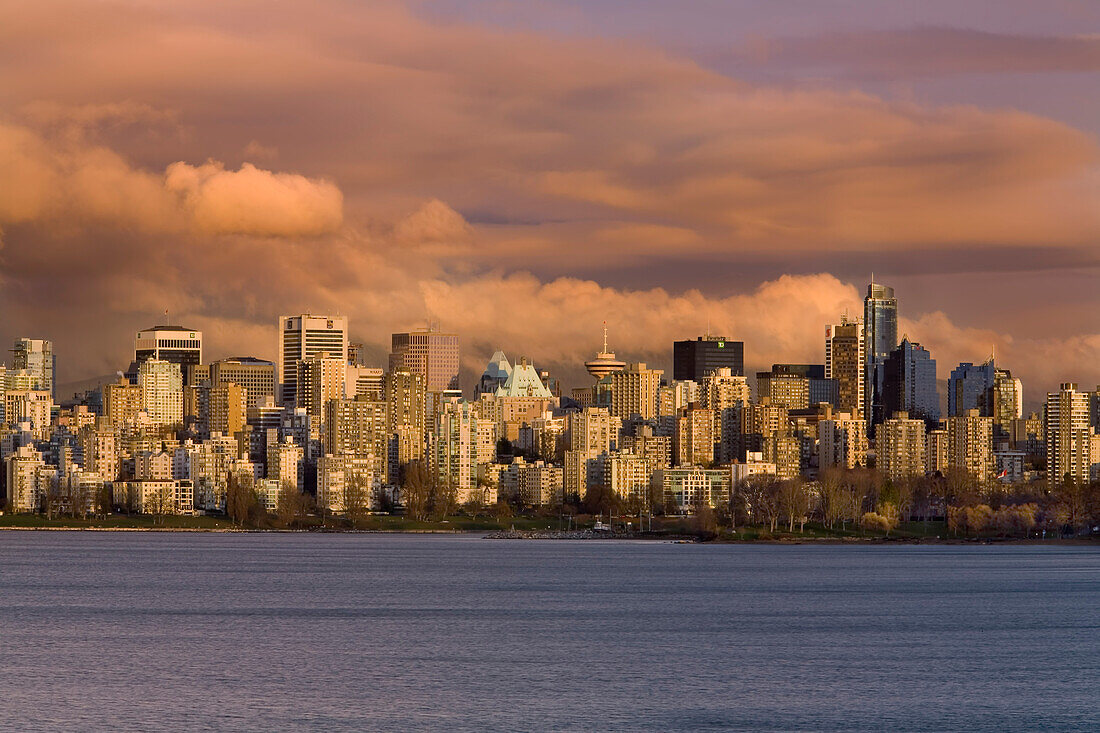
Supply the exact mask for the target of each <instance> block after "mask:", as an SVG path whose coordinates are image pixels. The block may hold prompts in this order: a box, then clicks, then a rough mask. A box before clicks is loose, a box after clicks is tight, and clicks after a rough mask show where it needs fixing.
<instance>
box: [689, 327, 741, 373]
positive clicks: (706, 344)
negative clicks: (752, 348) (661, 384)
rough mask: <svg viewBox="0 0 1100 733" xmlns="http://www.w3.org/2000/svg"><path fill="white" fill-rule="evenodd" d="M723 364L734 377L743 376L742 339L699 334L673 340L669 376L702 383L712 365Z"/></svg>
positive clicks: (713, 368) (719, 365)
mask: <svg viewBox="0 0 1100 733" xmlns="http://www.w3.org/2000/svg"><path fill="white" fill-rule="evenodd" d="M722 367H726V368H728V369H729V370H730V373H731V374H732V375H734V376H736V377H743V376H745V343H744V342H743V341H730V340H729V339H727V338H726V337H725V336H709V335H708V336H700V337H698V338H697V339H695V340H694V341H675V342H673V344H672V378H673V379H676V380H691V381H693V382H696V383H702V381H703V377H705V376H706V375H707V374H709V373H711V372H713V371H714V370H715V369H720V368H722Z"/></svg>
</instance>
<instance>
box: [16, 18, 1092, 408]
mask: <svg viewBox="0 0 1100 733" xmlns="http://www.w3.org/2000/svg"><path fill="white" fill-rule="evenodd" d="M858 7H859V6H858V4H857V5H854V6H852V7H851V8H848V9H838V8H833V7H830V8H823V7H822V8H819V7H817V6H815V5H805V6H800V8H801V9H800V13H799V14H797V15H798V17H797V18H794V17H792V14H790V13H783V12H780V11H778V10H776V9H771V8H761V7H759V6H758V5H753V6H750V5H748V4H744V3H729V4H724V5H723V6H721V7H718V6H707V7H705V8H702V7H701V8H698V9H697V10H698V12H696V13H690V14H681V13H677V12H674V11H673V10H672V9H671V8H663V7H662V6H660V5H657V4H653V3H642V4H640V5H638V6H636V7H632V12H630V13H625V12H622V11H621V8H620V7H618V4H617V3H592V4H586V5H584V6H580V5H578V4H574V3H563V2H559V3H540V4H538V6H537V7H519V6H509V7H508V8H506V9H502V8H499V7H496V8H492V7H490V6H489V5H486V4H481V3H474V4H465V3H463V4H453V3H438V2H437V3H409V4H403V3H389V2H386V3H370V4H355V5H347V4H343V3H335V2H333V3H323V4H320V5H314V4H309V5H308V6H306V5H305V4H300V3H283V4H280V6H279V7H278V9H274V10H272V11H271V12H270V13H269V14H267V15H266V16H265V19H264V22H263V23H253V22H251V21H252V20H254V19H253V18H251V16H250V15H248V16H246V15H244V14H245V13H246V12H247V11H245V10H243V9H235V8H227V7H223V6H221V5H218V4H204V3H189V4H186V5H183V4H178V5H172V4H158V5H157V6H155V7H144V8H139V7H138V6H129V5H124V4H120V5H109V6H103V7H102V8H100V9H98V10H96V9H93V8H92V7H91V6H86V5H83V4H79V3H76V4H70V3H65V2H61V3H46V4H41V5H39V4H35V5H33V6H29V5H22V6H18V7H15V8H13V9H12V12H11V13H10V14H9V16H8V17H7V19H6V21H7V22H6V23H5V28H4V29H3V31H2V32H3V34H4V35H3V39H4V44H5V47H7V48H9V49H12V55H11V56H10V57H7V59H6V60H0V80H2V81H3V83H2V84H0V89H3V91H2V92H0V109H2V110H3V112H2V115H0V141H2V142H0V150H2V151H4V153H3V161H4V162H5V165H4V166H3V171H4V172H3V174H0V175H3V179H0V188H2V189H3V190H5V191H8V192H13V193H12V194H9V195H7V196H5V197H4V200H3V203H2V204H0V227H2V228H3V235H2V236H3V249H2V250H0V264H2V267H3V279H2V282H0V308H2V309H3V312H4V313H5V318H4V319H3V322H2V323H0V340H4V341H7V342H9V343H10V342H11V341H12V340H13V339H14V338H16V337H18V336H20V335H26V334H43V335H46V334H48V335H49V337H50V338H52V339H53V340H54V341H55V342H56V343H57V344H58V347H59V352H64V353H65V354H66V355H67V357H68V358H66V359H63V360H62V361H60V362H59V370H60V374H59V378H60V381H61V382H62V383H69V382H72V381H75V380H78V379H80V378H83V377H87V376H93V375H102V374H107V373H109V372H111V371H113V370H114V369H115V368H116V367H114V361H115V355H116V354H117V349H118V348H119V346H118V344H121V343H123V342H124V340H125V336H126V334H128V333H129V331H130V330H131V329H132V328H135V327H143V326H135V324H148V323H150V322H151V321H150V320H149V316H150V315H152V314H159V313H161V312H163V311H164V310H165V309H166V308H167V309H170V311H171V312H172V314H173V318H174V319H177V322H185V323H188V324H189V325H192V326H193V327H195V328H198V329H201V330H202V331H203V332H204V334H205V335H206V343H207V344H208V348H210V349H211V353H219V354H231V353H255V354H258V355H265V356H266V357H267V358H271V357H272V356H273V355H272V354H270V349H271V345H270V336H269V333H268V329H269V325H270V323H271V322H272V321H273V320H274V319H275V318H276V317H277V316H278V315H280V314H283V313H293V312H298V313H302V312H309V311H313V312H321V313H332V312H340V313H342V314H343V315H346V316H347V317H348V318H349V319H350V320H351V322H352V323H355V324H357V325H356V329H357V330H356V333H355V334H354V336H355V338H356V339H357V340H361V341H363V342H365V343H367V344H371V345H373V346H374V347H375V348H376V349H378V353H377V354H376V355H381V353H382V349H384V348H385V343H386V339H387V338H388V336H389V334H390V333H393V332H400V331H403V330H408V329H410V328H413V327H415V326H417V325H419V324H421V323H423V322H425V321H429V320H431V321H443V322H444V328H446V329H447V330H449V331H454V332H456V333H458V334H459V335H460V338H462V339H463V341H464V343H465V344H467V345H468V347H469V348H468V351H467V353H469V354H471V355H472V354H474V353H479V352H480V351H481V350H484V351H485V355H486V356H487V355H489V354H491V353H492V352H493V350H495V349H496V348H498V347H499V346H500V345H502V344H504V345H511V344H515V346H514V347H511V348H514V349H521V350H523V351H524V352H526V353H527V355H528V356H529V357H530V358H531V359H532V360H533V361H537V362H538V363H542V364H547V365H548V366H550V368H555V366H558V365H562V364H566V363H573V362H575V361H577V360H578V357H579V356H585V357H587V355H588V354H589V353H590V352H591V351H592V350H593V349H592V346H593V345H594V344H598V338H599V332H598V324H599V323H600V322H601V321H603V320H607V321H608V326H609V328H610V329H611V332H612V333H613V334H614V344H613V347H614V348H615V349H616V350H617V352H618V353H619V354H620V355H622V354H630V355H631V357H632V358H634V359H637V360H643V361H653V357H654V353H653V352H652V351H651V350H652V349H653V348H654V347H653V346H651V345H650V344H653V343H658V344H662V346H661V347H660V348H661V350H662V351H663V348H664V347H663V344H664V343H665V342H667V341H670V340H672V339H673V337H680V338H683V337H691V335H692V334H699V333H704V332H705V327H706V325H707V323H708V322H709V323H710V330H711V332H714V333H722V334H726V335H728V336H729V337H730V338H736V339H738V340H743V341H745V342H746V344H747V345H748V349H749V353H748V354H747V355H746V357H747V361H748V363H749V365H750V368H766V367H767V366H768V365H769V364H771V363H773V362H791V363H803V362H806V361H807V360H808V359H809V358H810V357H811V356H813V355H814V354H816V352H817V350H818V349H817V347H816V341H817V337H818V334H819V333H820V332H821V327H822V326H823V325H824V324H826V323H832V322H834V321H835V320H836V318H837V317H838V315H839V314H840V313H842V312H843V311H844V310H845V309H846V308H847V309H848V311H849V313H853V314H854V313H858V312H860V311H859V301H860V297H861V295H862V289H863V287H862V286H863V284H864V283H865V282H866V280H867V279H868V277H869V275H870V273H871V272H872V271H873V272H874V273H875V275H876V278H878V279H880V280H882V281H883V282H889V283H890V284H891V285H892V286H893V287H894V288H895V290H896V291H897V293H898V295H899V297H900V298H902V299H903V301H904V303H905V306H904V307H903V309H902V311H901V313H900V322H899V324H898V327H899V335H901V334H905V333H908V334H909V335H910V336H911V337H912V338H914V339H917V340H920V341H921V342H922V343H924V344H925V345H926V346H927V347H928V348H929V349H930V350H931V351H932V352H933V353H935V354H937V358H939V359H940V360H941V362H942V363H952V364H955V363H960V362H964V361H976V360H979V359H981V358H982V357H983V356H984V355H985V354H987V353H988V352H989V351H990V349H991V348H994V349H995V350H996V353H997V354H998V355H1000V356H1001V357H1002V358H1003V360H1004V361H1005V362H1006V363H1010V364H1012V365H1013V370H1014V374H1016V375H1017V376H1019V377H1020V378H1021V379H1022V380H1023V381H1024V382H1025V384H1028V385H1032V386H1033V387H1034V388H1035V389H1037V390H1040V391H1043V390H1048V389H1055V388H1056V387H1057V385H1058V384H1059V383H1060V382H1061V381H1062V380H1064V379H1073V380H1076V381H1078V382H1080V383H1083V384H1089V383H1097V382H1100V367H1098V366H1097V365H1098V364H1100V336H1098V335H1097V326H1096V321H1095V318H1094V317H1093V315H1092V314H1093V313H1094V312H1095V310H1096V306H1097V304H1098V300H1100V287H1097V277H1096V274H1097V269H1096V267H1097V254H1096V247H1095V241H1096V236H1097V234H1098V233H1100V222H1098V215H1097V208H1096V207H1095V205H1094V202H1095V200H1096V198H1097V193H1098V187H1097V183H1096V182H1097V180H1098V177H1097V176H1096V175H1095V174H1096V161H1097V160H1098V159H1100V148H1098V145H1097V142H1096V135H1097V132H1098V131H1100V110H1097V109H1096V106H1095V104H1092V103H1091V102H1088V101H1086V100H1089V99H1091V98H1093V97H1094V96H1095V95H1093V94H1091V93H1090V92H1091V91H1092V86H1094V84H1093V83H1092V82H1091V81H1090V80H1091V79H1092V78H1093V77H1092V75H1089V74H1087V73H1082V72H1085V71H1088V70H1091V69H1093V68H1094V67H1095V57H1096V54H1095V48H1096V46H1097V44H1098V43H1100V42H1098V41H1097V40H1096V39H1095V38H1092V37H1086V36H1081V35H1079V33H1080V29H1081V28H1087V27H1089V25H1090V24H1091V25H1095V24H1096V22H1097V21H1098V20H1100V18H1098V14H1100V10H1097V9H1096V8H1095V7H1094V6H1092V7H1090V6H1088V5H1077V6H1074V9H1073V10H1072V12H1071V11H1069V10H1067V12H1065V13H1061V14H1056V13H1046V12H1041V11H1040V10H1039V9H1037V8H1033V7H1029V6H1028V5H1027V4H1025V3H1014V4H1013V5H1012V7H1013V12H1012V13H1005V12H1000V11H1001V10H1003V7H1004V6H1003V5H1002V4H999V3H998V4H995V5H994V4H990V3H975V4H973V6H970V7H968V8H966V9H960V8H959V7H958V6H957V4H947V3H925V4H921V7H920V8H914V7H912V6H911V5H910V4H900V3H896V4H876V12H875V13H874V14H873V17H874V20H873V21H871V20H870V19H869V16H868V14H867V13H863V12H861V11H860V10H859V9H858ZM983 7H984V8H986V9H993V8H996V9H997V10H998V12H994V13H983V12H981V10H980V9H981V8H983ZM44 14H45V15H44ZM627 16H629V17H627ZM689 16H690V17H689ZM103 17H110V18H111V24H110V28H109V29H107V28H105V27H104V26H103V24H102V23H101V22H100V20H101V19H102V18H103ZM46 18H48V21H47V20H46ZM246 18H247V20H246ZM89 27H94V28H103V32H102V33H86V32H84V31H83V29H86V28H89ZM719 27H720V28H723V29H725V32H724V33H722V34H717V33H716V32H715V29H716V28H719ZM289 29H293V30H289ZM120 34H122V35H120ZM123 36H124V37H125V38H126V39H127V42H126V43H119V42H117V41H118V39H119V38H121V37H123ZM351 37H354V38H355V39H356V40H355V42H354V43H351V42H350V38H351ZM72 39H79V41H76V40H72ZM306 39H309V40H308V41H307V40H306ZM61 48H64V49H65V52H64V53H61V51H60V49H61ZM81 58H84V59H87V61H88V63H82V64H79V66H78V67H75V68H74V66H73V63H72V60H73V59H81ZM502 59H514V60H515V63H502ZM490 90H491V91H490ZM1010 92H1011V93H1010ZM305 99H308V100H309V101H308V102H306V103H303V102H302V100H305ZM14 194H18V195H14ZM505 310H507V312H508V315H509V316H510V317H508V318H502V317H501V314H502V312H504V311H505ZM490 332H492V333H493V334H494V336H493V338H492V339H486V340H485V342H484V343H479V342H478V341H477V340H476V338H477V336H478V335H480V334H486V333H490ZM1051 354H1058V358H1056V359H1052V358H1050V356H1049V355H1051ZM478 361H481V357H480V356H479V357H478ZM480 366H481V364H478V363H475V362H474V360H473V359H472V358H471V360H470V361H468V362H467V363H465V364H464V368H465V369H466V373H467V374H469V373H471V372H474V371H476V370H477V369H479V368H480ZM474 376H475V377H476V374H475V375H474Z"/></svg>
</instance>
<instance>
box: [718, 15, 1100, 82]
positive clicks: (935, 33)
mask: <svg viewBox="0 0 1100 733" xmlns="http://www.w3.org/2000/svg"><path fill="white" fill-rule="evenodd" d="M734 55H735V56H741V57H742V58H744V59H749V60H752V61H753V62H755V63H757V64H759V63H768V64H774V65H778V66H786V67H791V66H798V67H803V68H811V67H812V68H814V69H815V70H816V72H817V73H819V74H820V73H821V72H822V69H823V68H824V69H830V68H831V69H832V70H833V71H835V72H839V73H841V74H844V75H850V76H857V77H861V78H871V79H889V80H897V79H907V78H917V77H938V76H948V75H955V74H1013V73H1088V72H1095V71H1100V37H1097V36H1095V35H1033V34H1022V33H991V32H988V31H982V30H977V29H971V28H948V27H917V28H905V29H887V30H860V31H854V32H832V33H824V34H821V35H816V36H806V37H801V38H780V39H769V40H756V41H755V42H753V43H752V44H750V45H749V46H748V47H747V48H746V49H744V50H742V51H740V52H738V53H735V54H734Z"/></svg>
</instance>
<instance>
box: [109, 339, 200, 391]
mask: <svg viewBox="0 0 1100 733" xmlns="http://www.w3.org/2000/svg"><path fill="white" fill-rule="evenodd" d="M147 359H159V360H160V361H167V362H169V363H171V364H179V367H180V375H181V377H186V376H187V366H188V365H189V364H202V331H196V330H195V329H193V328H184V327H183V326H153V327H152V328H147V329H145V330H144V331H138V333H137V336H136V337H135V338H134V362H133V364H131V365H130V369H129V370H128V371H127V373H126V376H127V377H128V378H129V379H130V380H131V381H136V378H137V372H138V368H139V367H140V366H141V365H142V363H144V362H145V361H146V360H147ZM184 384H187V382H186V381H185V382H184Z"/></svg>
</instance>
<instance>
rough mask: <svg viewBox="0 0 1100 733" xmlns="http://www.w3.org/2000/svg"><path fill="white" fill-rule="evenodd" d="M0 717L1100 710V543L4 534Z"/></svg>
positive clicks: (494, 725)
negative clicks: (842, 543) (847, 544)
mask: <svg viewBox="0 0 1100 733" xmlns="http://www.w3.org/2000/svg"><path fill="white" fill-rule="evenodd" d="M0 729H3V730H12V731H34V730H112V731H115V730H188V731H194V730H255V731H270V730H318V731H322V730H323V731H345V730H346V731H351V730H387V731H391V730H392V731H404V730H445V731H466V730H630V731H635V730H638V731H666V730H754V731H755V730H806V731H827V730H845V731H846V730H875V731H885V730H921V731H924V730H929V731H946V730H968V731H1004V730H1032V729H1044V730H1080V731H1095V730H1098V729H1100V548H1095V547H1066V546H1056V545H1051V546H1042V547H1037V546H1025V545H1004V546H958V545H953V546H870V547H834V546H813V545H800V546H790V547H786V546H782V547H781V546H771V545H747V546H742V545H676V544H669V543H660V542H603V541H582V542H563V541H522V540H518V541H504V540H485V539H480V538H477V537H468V536H408V535H404V536H403V535H351V534H347V535H297V534H176V533H173V534H169V533H106V532H103V533H96V532H0Z"/></svg>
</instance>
